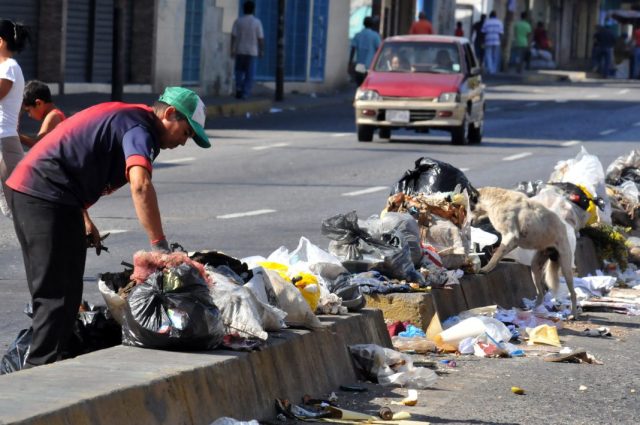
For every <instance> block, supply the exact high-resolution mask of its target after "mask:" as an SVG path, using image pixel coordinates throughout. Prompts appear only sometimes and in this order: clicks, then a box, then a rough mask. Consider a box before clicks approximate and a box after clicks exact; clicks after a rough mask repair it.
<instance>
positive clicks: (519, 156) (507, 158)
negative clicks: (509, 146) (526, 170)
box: [502, 152, 531, 161]
mask: <svg viewBox="0 0 640 425" xmlns="http://www.w3.org/2000/svg"><path fill="white" fill-rule="evenodd" d="M529 155H531V152H521V153H517V154H515V155H511V156H505V157H504V158H502V160H503V161H515V160H516V159H522V158H526V157H528V156H529Z"/></svg>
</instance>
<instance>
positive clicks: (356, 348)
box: [349, 344, 438, 389]
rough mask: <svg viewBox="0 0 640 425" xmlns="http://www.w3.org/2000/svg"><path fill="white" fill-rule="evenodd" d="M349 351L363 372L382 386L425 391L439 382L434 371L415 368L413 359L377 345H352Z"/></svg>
mask: <svg viewBox="0 0 640 425" xmlns="http://www.w3.org/2000/svg"><path fill="white" fill-rule="evenodd" d="M349 351H350V352H351V355H352V356H353V359H354V360H355V363H356V365H357V366H358V367H359V369H360V370H361V372H363V374H364V375H365V376H367V378H368V379H375V380H377V381H378V383H379V384H380V385H399V386H403V387H407V388H415V389H425V388H428V387H432V386H433V385H434V384H435V383H436V382H437V381H438V376H437V375H436V373H435V372H434V371H433V370H431V369H427V368H423V367H419V368H417V367H415V366H413V360H411V357H410V356H408V355H406V354H403V353H400V352H399V351H396V350H392V349H390V348H385V347H381V346H379V345H375V344H357V345H351V346H349Z"/></svg>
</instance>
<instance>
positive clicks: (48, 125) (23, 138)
mask: <svg viewBox="0 0 640 425" xmlns="http://www.w3.org/2000/svg"><path fill="white" fill-rule="evenodd" d="M61 122H62V118H61V117H60V114H51V113H50V114H47V116H46V117H44V120H42V125H41V126H40V131H38V135H37V136H36V137H30V136H27V135H25V134H20V142H21V143H22V144H23V145H25V146H27V147H30V148H31V147H33V145H35V144H36V143H37V142H38V141H39V140H40V139H42V138H43V137H44V136H46V135H47V134H48V133H49V132H51V130H53V129H54V128H55V127H56V126H57V125H58V124H60V123H61Z"/></svg>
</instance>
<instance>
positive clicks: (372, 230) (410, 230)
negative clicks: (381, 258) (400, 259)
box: [361, 212, 422, 266]
mask: <svg viewBox="0 0 640 425" xmlns="http://www.w3.org/2000/svg"><path fill="white" fill-rule="evenodd" d="M361 227H362V228H364V229H365V230H366V231H367V232H368V233H369V234H370V235H371V236H372V237H374V238H376V239H379V240H382V241H387V242H390V241H392V240H393V238H395V237H397V238H399V240H400V244H401V246H403V247H404V246H405V245H406V246H407V247H408V248H409V252H410V253H411V261H413V265H414V266H418V265H419V264H420V261H422V247H421V246H420V228H419V227H418V222H417V221H416V219H415V218H413V216H411V214H409V213H399V212H388V213H386V214H384V215H383V216H382V217H378V216H371V217H369V218H368V219H367V220H366V221H365V222H364V223H363V224H362V226H361Z"/></svg>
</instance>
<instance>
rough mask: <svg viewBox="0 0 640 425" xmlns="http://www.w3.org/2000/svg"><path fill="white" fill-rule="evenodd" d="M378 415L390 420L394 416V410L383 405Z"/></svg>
mask: <svg viewBox="0 0 640 425" xmlns="http://www.w3.org/2000/svg"><path fill="white" fill-rule="evenodd" d="M378 416H380V417H381V418H382V419H384V420H385V421H390V420H391V419H392V418H393V412H392V411H391V409H389V408H388V407H381V408H380V410H379V411H378Z"/></svg>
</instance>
